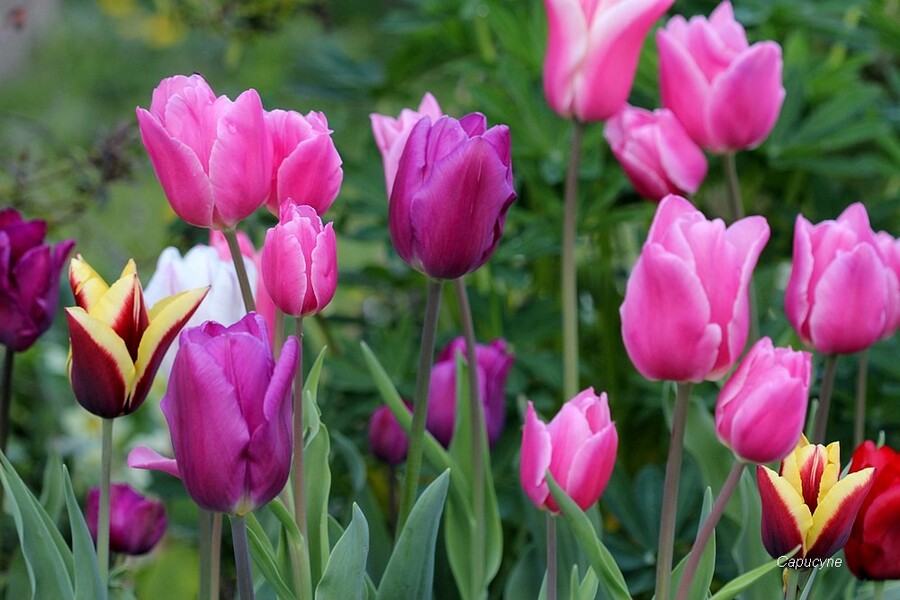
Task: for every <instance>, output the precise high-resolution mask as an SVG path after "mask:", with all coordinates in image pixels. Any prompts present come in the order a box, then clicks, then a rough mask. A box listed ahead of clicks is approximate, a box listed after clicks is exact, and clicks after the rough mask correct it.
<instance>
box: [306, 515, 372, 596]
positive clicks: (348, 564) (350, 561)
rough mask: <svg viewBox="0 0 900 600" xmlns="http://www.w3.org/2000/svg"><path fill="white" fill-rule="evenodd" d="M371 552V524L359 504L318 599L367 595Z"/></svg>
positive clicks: (330, 562) (327, 569)
mask: <svg viewBox="0 0 900 600" xmlns="http://www.w3.org/2000/svg"><path fill="white" fill-rule="evenodd" d="M368 554H369V525H368V523H367V522H366V517H365V515H363V513H362V511H361V510H360V509H359V507H358V506H357V505H356V504H354V505H353V519H352V520H351V521H350V525H348V526H347V529H346V530H345V531H344V535H342V536H341V537H340V539H339V540H338V541H337V544H335V546H334V550H332V552H331V556H330V557H329V558H328V564H327V565H326V566H325V572H324V573H323V574H322V579H321V581H319V585H318V586H317V587H316V600H362V599H363V598H365V596H366V580H365V575H366V558H367V557H368Z"/></svg>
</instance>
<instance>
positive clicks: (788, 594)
mask: <svg viewBox="0 0 900 600" xmlns="http://www.w3.org/2000/svg"><path fill="white" fill-rule="evenodd" d="M798 583H800V571H798V570H797V569H787V577H785V579H784V600H796V598H797V584H798Z"/></svg>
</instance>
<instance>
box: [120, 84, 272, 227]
mask: <svg viewBox="0 0 900 600" xmlns="http://www.w3.org/2000/svg"><path fill="white" fill-rule="evenodd" d="M137 119H138V125H139V126H140V129H141V140H143V142H144V147H145V148H146V149H147V153H148V154H149V155H150V161H151V162H152V163H153V169H154V171H156V176H157V178H158V179H159V182H160V184H162V187H163V190H164V191H165V193H166V197H167V198H168V199H169V204H171V205H172V209H173V210H174V211H175V213H176V214H177V215H178V216H179V217H181V218H182V219H184V220H185V221H186V222H188V223H190V224H191V225H196V226H197V227H208V228H212V229H231V228H233V227H234V226H235V225H236V224H237V223H238V222H239V221H241V220H242V219H245V218H247V217H249V216H250V215H251V214H252V213H253V212H254V211H255V210H256V209H257V208H259V207H260V206H262V204H263V203H264V202H265V201H266V199H267V198H268V197H269V192H270V188H271V185H272V140H271V138H270V137H269V132H268V130H267V128H266V119H265V111H264V110H263V107H262V101H261V100H260V99H259V94H258V93H257V92H256V90H252V89H251V90H247V91H245V92H243V93H242V94H241V95H240V96H238V98H237V99H236V100H235V101H233V102H232V101H231V100H229V99H228V98H227V97H225V96H218V97H216V95H215V93H214V92H213V91H212V88H210V87H209V85H208V84H207V83H206V81H205V80H204V79H203V77H201V76H200V75H197V74H194V75H191V76H190V77H185V76H183V75H176V76H174V77H169V78H166V79H163V80H162V81H161V82H160V84H159V85H158V86H157V87H156V89H155V90H153V99H152V101H151V103H150V110H146V109H143V108H140V107H138V108H137Z"/></svg>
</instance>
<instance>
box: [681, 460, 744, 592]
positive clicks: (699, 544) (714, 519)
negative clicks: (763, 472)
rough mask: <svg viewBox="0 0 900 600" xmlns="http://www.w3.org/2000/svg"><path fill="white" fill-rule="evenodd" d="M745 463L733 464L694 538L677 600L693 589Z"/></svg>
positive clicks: (736, 461)
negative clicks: (696, 576)
mask: <svg viewBox="0 0 900 600" xmlns="http://www.w3.org/2000/svg"><path fill="white" fill-rule="evenodd" d="M745 465H746V463H745V462H744V461H742V460H735V462H734V464H733V465H732V466H731V471H730V472H729V473H728V478H727V479H726V480H725V483H724V484H723V485H722V489H721V490H720V491H719V497H718V498H716V502H715V504H713V507H712V509H711V510H710V512H709V515H708V516H707V517H706V520H705V521H704V522H703V525H702V527H701V528H700V532H699V533H698V534H697V539H696V540H694V546H693V548H691V552H690V555H689V558H688V562H687V565H685V567H684V571H683V572H682V575H681V582H680V583H679V584H678V593H677V594H676V595H675V600H687V597H688V593H689V592H690V590H691V584H693V583H694V576H695V575H696V574H697V567H699V566H700V559H701V557H702V556H703V552H704V550H706V544H707V543H709V538H711V537H712V535H713V533H714V532H715V530H716V525H717V524H718V523H719V519H721V518H722V514H723V513H724V512H725V507H726V506H728V500H729V499H731V495H732V494H733V493H734V490H735V489H736V488H737V485H738V483H740V481H741V475H743V473H744V466H745Z"/></svg>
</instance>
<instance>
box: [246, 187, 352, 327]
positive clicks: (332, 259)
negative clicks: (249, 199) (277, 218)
mask: <svg viewBox="0 0 900 600" xmlns="http://www.w3.org/2000/svg"><path fill="white" fill-rule="evenodd" d="M260 260H261V265H262V276H263V281H264V282H265V284H266V290H268V292H269V297H271V298H272V302H274V303H275V306H277V307H278V308H279V309H281V311H282V312H283V313H285V314H288V315H293V316H295V317H299V316H302V315H310V314H313V313H317V312H320V311H321V310H323V309H324V308H325V307H326V306H327V305H328V303H329V302H331V298H332V297H333V296H334V290H335V287H336V286H337V240H336V239H335V236H334V229H333V228H332V226H331V223H328V224H327V225H325V226H324V227H323V226H322V220H321V219H320V218H319V215H317V214H316V211H315V210H314V209H313V208H311V207H309V206H303V205H293V204H289V205H285V206H283V207H282V213H281V222H280V223H279V224H278V225H276V226H275V227H272V228H271V229H269V231H268V232H267V233H266V241H265V243H264V244H263V249H262V256H261V259H260Z"/></svg>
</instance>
